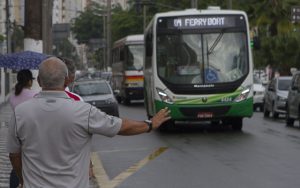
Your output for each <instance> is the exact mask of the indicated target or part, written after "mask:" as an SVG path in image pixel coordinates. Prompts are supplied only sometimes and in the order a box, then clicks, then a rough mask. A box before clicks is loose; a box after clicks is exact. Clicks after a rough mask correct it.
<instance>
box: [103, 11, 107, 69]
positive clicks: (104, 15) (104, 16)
mask: <svg viewBox="0 0 300 188" xmlns="http://www.w3.org/2000/svg"><path fill="white" fill-rule="evenodd" d="M102 16H103V40H104V41H105V46H104V48H103V68H104V69H105V68H106V67H105V66H106V63H105V62H106V48H107V41H106V38H107V37H106V16H107V11H106V10H105V13H104V14H103V15H102Z"/></svg>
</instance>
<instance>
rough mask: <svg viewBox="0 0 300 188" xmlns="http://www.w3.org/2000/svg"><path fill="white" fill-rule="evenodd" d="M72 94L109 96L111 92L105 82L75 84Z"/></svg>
mask: <svg viewBox="0 0 300 188" xmlns="http://www.w3.org/2000/svg"><path fill="white" fill-rule="evenodd" d="M74 93H77V94H78V95H80V96H88V95H105V94H111V90H110V88H109V86H108V84H107V83H106V82H86V83H77V84H76V85H75V86H74Z"/></svg>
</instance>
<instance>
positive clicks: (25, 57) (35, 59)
mask: <svg viewBox="0 0 300 188" xmlns="http://www.w3.org/2000/svg"><path fill="white" fill-rule="evenodd" d="M48 57H49V55H46V54H43V53H38V52H32V51H23V52H17V53H12V54H6V55H0V67H3V68H8V69H13V70H22V69H38V67H39V64H40V63H41V62H42V61H43V60H45V59H47V58H48Z"/></svg>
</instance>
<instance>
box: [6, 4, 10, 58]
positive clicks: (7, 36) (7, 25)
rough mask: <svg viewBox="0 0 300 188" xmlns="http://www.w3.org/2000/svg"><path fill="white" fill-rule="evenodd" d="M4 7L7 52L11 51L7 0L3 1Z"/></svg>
mask: <svg viewBox="0 0 300 188" xmlns="http://www.w3.org/2000/svg"><path fill="white" fill-rule="evenodd" d="M5 3H6V4H5V9H6V47H7V53H8V54H9V53H11V32H10V26H11V23H10V10H9V8H10V6H9V4H10V3H9V0H6V2H5Z"/></svg>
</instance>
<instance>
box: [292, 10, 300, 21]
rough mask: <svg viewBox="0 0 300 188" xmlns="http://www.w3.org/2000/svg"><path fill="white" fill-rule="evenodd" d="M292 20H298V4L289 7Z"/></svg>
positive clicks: (299, 15) (299, 14) (299, 13)
mask: <svg viewBox="0 0 300 188" xmlns="http://www.w3.org/2000/svg"><path fill="white" fill-rule="evenodd" d="M291 16H292V22H293V23H295V22H300V6H292V7H291Z"/></svg>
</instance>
